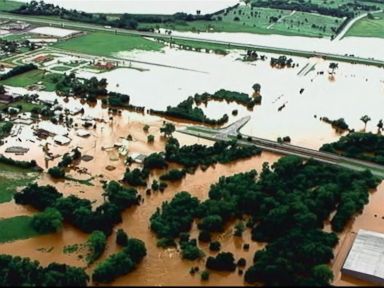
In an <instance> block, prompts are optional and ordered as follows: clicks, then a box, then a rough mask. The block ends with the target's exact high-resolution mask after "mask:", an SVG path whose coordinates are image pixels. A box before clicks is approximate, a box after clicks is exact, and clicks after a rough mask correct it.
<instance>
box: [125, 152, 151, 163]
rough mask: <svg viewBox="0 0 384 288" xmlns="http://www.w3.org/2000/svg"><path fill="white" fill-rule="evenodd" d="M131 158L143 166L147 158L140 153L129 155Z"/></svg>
mask: <svg viewBox="0 0 384 288" xmlns="http://www.w3.org/2000/svg"><path fill="white" fill-rule="evenodd" d="M129 157H131V158H132V160H133V161H134V162H136V163H139V164H142V163H143V161H144V159H145V158H146V157H147V156H146V155H144V154H140V153H132V154H131V155H129Z"/></svg>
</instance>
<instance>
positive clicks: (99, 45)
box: [54, 32, 163, 57]
mask: <svg viewBox="0 0 384 288" xmlns="http://www.w3.org/2000/svg"><path fill="white" fill-rule="evenodd" d="M54 46H55V47H57V48H61V49H64V50H68V51H71V52H80V53H85V54H90V55H96V56H107V57H108V56H113V55H114V54H115V53H117V52H121V51H130V50H134V49H138V50H146V51H150V50H153V51H159V50H160V49H161V48H162V47H163V45H161V44H160V43H158V42H156V41H151V40H148V39H145V38H142V37H139V36H129V35H115V34H112V33H107V32H94V33H89V34H87V35H85V36H81V37H77V38H72V39H69V40H67V41H61V42H58V43H56V44H55V45H54Z"/></svg>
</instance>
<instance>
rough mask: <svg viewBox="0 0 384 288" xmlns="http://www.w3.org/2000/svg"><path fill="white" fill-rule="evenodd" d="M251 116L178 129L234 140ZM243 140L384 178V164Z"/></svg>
mask: <svg viewBox="0 0 384 288" xmlns="http://www.w3.org/2000/svg"><path fill="white" fill-rule="evenodd" d="M249 120H250V117H244V118H241V119H240V120H238V121H236V122H234V123H233V124H231V125H229V126H228V127H226V128H223V129H213V128H208V127H195V126H191V127H187V128H186V129H183V130H178V132H180V133H184V134H188V135H193V136H197V137H202V138H205V139H208V140H212V141H218V140H232V139H236V138H237V135H238V134H239V132H238V131H239V130H240V128H241V127H243V126H244V125H245V124H246V123H247V122H248V121H249ZM241 136H242V138H241V140H238V143H240V144H242V145H256V146H257V147H259V148H261V149H263V150H266V151H270V152H273V153H277V154H283V155H295V156H299V157H301V158H304V159H310V158H313V159H315V160H317V161H320V162H324V163H327V164H332V165H337V166H341V167H344V168H348V169H352V170H356V171H364V170H366V169H368V170H370V171H371V172H372V174H373V175H376V176H378V177H380V178H382V179H384V166H382V165H378V164H375V163H371V162H367V161H361V160H357V159H352V158H347V157H342V156H338V155H335V154H331V153H326V152H320V151H317V150H313V149H309V148H304V147H300V146H296V145H291V144H286V143H279V142H276V141H272V140H268V139H264V138H259V137H254V136H249V135H245V134H241Z"/></svg>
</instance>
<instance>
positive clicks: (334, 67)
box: [329, 62, 339, 74]
mask: <svg viewBox="0 0 384 288" xmlns="http://www.w3.org/2000/svg"><path fill="white" fill-rule="evenodd" d="M337 68H339V64H338V63H335V62H331V63H329V69H332V74H333V73H335V70H336V69H337Z"/></svg>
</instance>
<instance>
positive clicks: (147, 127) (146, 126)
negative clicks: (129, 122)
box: [143, 124, 149, 133]
mask: <svg viewBox="0 0 384 288" xmlns="http://www.w3.org/2000/svg"><path fill="white" fill-rule="evenodd" d="M143 130H144V132H145V133H148V131H149V125H148V124H145V125H144V127H143Z"/></svg>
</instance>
